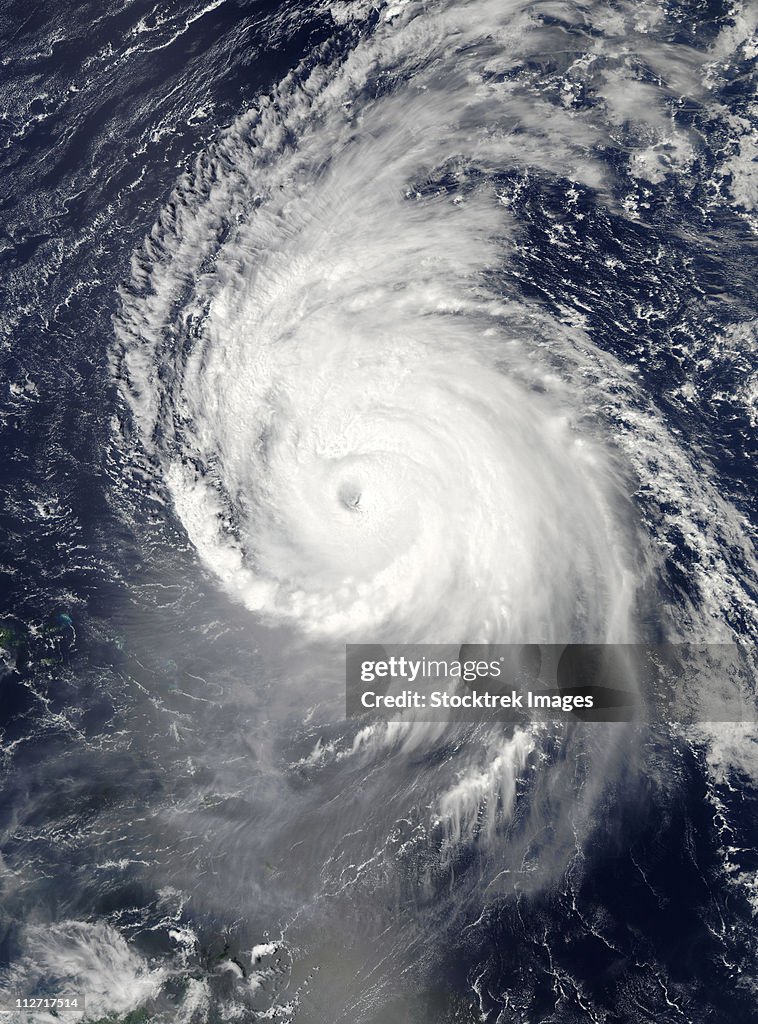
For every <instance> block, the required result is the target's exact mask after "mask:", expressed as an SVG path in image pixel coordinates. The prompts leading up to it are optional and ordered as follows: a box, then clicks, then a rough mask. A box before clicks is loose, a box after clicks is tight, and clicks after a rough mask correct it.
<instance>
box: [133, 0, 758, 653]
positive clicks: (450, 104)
mask: <svg viewBox="0 0 758 1024" xmlns="http://www.w3.org/2000/svg"><path fill="white" fill-rule="evenodd" d="M332 13H333V16H334V18H335V20H336V21H340V22H342V23H343V24H342V26H341V27H338V29H337V32H338V36H339V33H342V36H339V40H340V43H341V44H342V45H341V46H340V47H338V46H337V45H336V43H335V41H334V40H332V41H329V42H327V43H324V44H322V45H321V47H320V48H318V50H317V52H315V53H314V54H312V55H311V56H310V57H309V58H308V59H307V60H306V61H305V62H304V63H303V64H302V65H301V66H299V67H298V68H297V69H296V70H295V71H294V72H292V73H291V74H290V75H289V76H288V77H287V78H286V79H285V80H284V81H283V82H281V83H280V85H279V86H278V87H277V88H276V89H275V90H274V91H273V92H272V93H271V95H270V96H268V97H263V98H262V99H261V100H260V101H259V103H258V104H257V106H256V108H255V109H253V110H251V111H250V112H249V113H247V114H245V115H244V116H242V117H241V118H240V119H239V120H238V121H237V122H235V123H234V124H233V125H232V126H231V127H230V128H229V129H228V130H227V131H226V132H225V133H224V134H223V135H222V137H221V138H220V139H219V140H218V142H217V143H216V144H215V146H214V147H213V148H212V149H211V150H210V151H209V152H208V153H207V154H205V155H203V156H201V157H200V158H199V159H198V161H197V162H196V164H195V166H194V168H193V169H192V171H191V172H188V173H187V174H186V175H185V176H184V177H183V178H182V180H181V181H180V183H179V185H178V186H177V188H176V189H175V192H174V194H173V195H172V197H171V199H170V201H169V203H168V204H167V206H166V207H165V209H164V211H163V213H162V215H161V217H160V219H159V221H158V223H157V224H156V226H155V228H154V230H153V232H152V234H151V236H150V238H148V239H147V241H146V244H145V247H144V250H143V252H142V253H141V254H138V255H137V256H135V259H134V263H133V274H132V280H131V283H130V285H129V286H128V287H127V288H125V289H124V292H123V302H122V310H121V313H120V315H119V318H118V321H117V332H118V336H119V342H120V344H119V352H118V354H117V360H116V366H117V372H118V374H119V376H120V379H121V380H122V381H123V383H124V393H125V394H126V396H127V398H128V400H129V403H130V405H131V408H132V410H133V414H134V417H135V419H136V422H137V423H138V425H139V428H140V430H141V432H142V436H143V439H144V442H145V445H146V448H147V451H148V453H149V455H150V457H151V458H152V459H153V461H154V463H157V465H158V467H159V472H160V474H161V477H162V478H163V480H164V481H165V483H166V485H167V486H168V490H169V492H170V495H171V498H172V500H173V503H174V506H175V508H176V510H177V512H178V514H179V516H180V518H181V520H182V522H183V524H184V526H185V528H186V530H187V533H188V535H189V537H190V539H191V541H192V543H193V544H194V546H195V547H196V549H197V551H198V552H199V554H200V556H201V557H202V559H203V561H204V562H205V563H206V565H207V566H208V567H209V568H210V569H211V570H212V571H213V573H214V574H215V575H216V576H217V577H218V579H219V580H220V581H221V582H222V583H223V585H224V587H225V588H226V589H227V591H228V592H229V593H230V594H231V595H233V596H234V597H235V598H236V599H238V600H240V601H242V602H243V603H244V604H245V605H246V606H247V607H248V608H250V609H251V610H252V611H254V612H255V613H257V614H258V615H260V616H261V617H262V618H263V619H264V620H265V621H271V622H277V621H281V622H290V623H292V624H294V625H295V626H296V627H298V628H299V629H300V630H302V631H304V632H305V633H307V634H310V635H313V636H323V637H332V638H334V639H338V640H346V641H350V640H365V639H366V638H370V639H377V638H378V639H382V638H387V637H389V638H393V639H402V640H404V641H409V642H410V641H422V640H423V641H426V642H448V641H450V642H457V641H471V642H489V641H495V640H497V641H501V642H509V641H516V642H520V641H528V642H574V641H582V640H586V641H591V642H597V641H600V642H607V641H633V640H635V639H637V638H640V636H641V634H642V633H644V629H643V627H642V626H641V621H642V620H644V619H645V618H646V614H647V613H646V607H647V604H648V602H649V601H650V600H651V589H650V586H651V583H650V581H651V579H656V578H658V579H660V578H662V577H663V576H665V560H666V555H667V552H668V551H670V548H671V544H670V541H669V537H668V534H669V533H674V532H675V533H676V534H677V536H681V535H682V534H684V537H685V540H686V543H687V545H688V548H689V551H690V553H691V556H692V558H693V560H694V561H695V563H696V570H695V576H696V578H697V579H698V580H699V582H700V583H701V584H702V586H701V590H700V595H699V596H700V598H701V599H702V600H701V604H700V606H699V607H698V606H696V604H695V602H693V601H692V600H691V599H690V598H681V602H682V607H680V608H678V609H676V611H674V612H672V610H671V606H670V603H667V602H663V603H661V596H660V594H659V595H658V596H657V597H656V598H655V600H656V601H657V602H659V603H658V605H657V612H656V614H657V616H658V618H659V620H660V628H662V629H663V630H664V632H665V631H671V630H673V631H674V635H675V636H676V632H677V631H681V630H683V631H684V633H685V634H687V633H689V632H691V631H692V630H698V631H702V630H705V631H706V633H707V636H706V637H704V638H706V639H723V638H725V637H728V636H729V635H730V629H729V625H728V622H727V621H726V620H725V618H724V612H725V611H726V610H728V609H732V610H734V609H735V608H736V607H740V608H741V609H742V610H743V611H745V610H749V614H750V615H753V614H754V613H755V608H754V605H753V604H752V601H751V600H750V598H749V596H748V594H747V592H746V591H745V588H744V586H743V585H742V584H741V583H740V582H739V580H738V578H737V574H736V572H735V570H734V567H733V566H732V565H730V564H729V556H728V554H727V555H725V554H724V552H729V551H731V552H732V553H733V554H734V557H735V560H736V561H737V562H745V561H747V562H748V563H749V567H750V568H749V571H750V572H751V573H752V572H754V558H753V556H752V554H751V551H750V545H749V543H748V542H747V540H746V539H744V538H743V537H742V536H741V529H740V527H739V524H738V521H737V517H736V516H735V514H734V513H733V512H732V511H731V510H730V509H729V507H728V505H727V504H726V503H725V502H724V501H723V499H721V498H720V497H719V496H718V495H717V494H716V492H715V491H714V490H711V489H710V488H709V486H708V483H707V479H706V480H703V479H699V478H698V474H697V472H696V469H695V466H694V464H693V461H692V458H691V456H690V455H689V454H688V453H687V452H686V451H685V450H684V449H683V448H682V447H681V445H680V444H679V443H678V440H677V439H676V438H675V437H672V435H670V434H669V432H668V431H667V429H666V426H665V424H664V422H663V420H662V418H661V417H660V416H659V414H658V413H657V412H656V410H655V408H654V407H653V406H652V405H651V404H650V403H649V401H648V400H647V399H646V398H645V397H644V396H643V394H642V393H641V391H640V390H639V389H638V387H637V385H636V383H635V377H634V372H633V371H632V370H629V369H627V368H625V367H624V366H623V365H622V364H621V363H620V362H619V361H618V360H617V359H615V358H614V357H613V356H611V355H610V354H608V353H607V352H605V351H603V350H601V349H600V348H598V347H596V346H594V345H593V344H592V341H591V339H590V337H589V336H588V334H587V333H586V331H585V330H584V329H583V327H582V325H581V324H580V323H578V322H577V321H576V318H574V319H573V320H572V319H571V318H562V319H560V320H559V319H557V318H555V317H551V316H550V315H548V314H547V313H545V312H544V311H541V310H540V309H539V308H538V307H537V306H536V304H534V303H530V302H529V301H528V300H526V299H525V298H524V297H523V295H520V294H518V292H517V291H516V290H515V289H514V287H513V286H512V285H510V284H509V278H508V274H507V267H508V261H509V254H510V253H512V252H513V251H515V250H517V249H518V247H519V245H520V244H521V243H520V240H519V234H518V226H517V225H516V224H515V222H514V219H513V217H512V215H511V214H510V212H509V206H510V204H511V199H512V196H513V192H514V189H518V188H519V187H520V186H519V183H518V180H516V178H514V173H515V172H516V170H518V169H521V170H520V172H519V173H521V171H523V170H526V173H527V174H531V175H533V176H535V177H536V178H539V176H540V175H543V176H547V175H550V176H553V177H555V176H556V175H558V176H560V180H561V181H563V182H564V188H565V190H566V199H567V201H568V202H569V203H574V204H577V203H579V202H580V200H581V197H582V196H583V195H585V194H588V193H592V194H595V195H596V196H598V197H599V198H600V199H602V200H603V201H605V202H608V203H609V204H611V205H614V206H615V208H616V210H615V212H616V213H617V214H618V215H623V211H622V210H621V208H620V207H618V204H617V203H616V201H615V200H614V199H613V196H612V188H611V183H610V182H609V181H608V171H607V168H606V167H605V166H604V165H601V163H600V162H599V161H598V160H596V159H593V154H594V153H595V152H597V151H598V149H599V148H600V147H601V146H602V145H603V144H604V143H605V142H607V140H608V136H609V133H610V131H611V130H612V128H613V125H614V123H615V122H616V121H617V117H618V116H619V115H618V111H617V109H616V108H617V106H618V103H619V102H620V99H619V95H618V81H617V80H615V79H614V78H613V77H612V76H611V74H610V73H609V72H606V73H605V75H604V76H601V78H602V77H604V78H605V80H606V81H607V82H608V83H609V87H608V93H607V95H606V97H605V102H604V103H603V104H601V105H599V106H591V107H589V108H587V109H582V110H581V111H576V110H574V109H572V108H571V105H570V104H563V105H561V104H556V103H555V102H550V101H548V100H547V99H543V98H541V97H539V96H534V95H530V92H529V80H528V77H527V78H526V79H525V78H524V76H523V75H518V74H517V73H516V72H517V71H518V70H519V69H520V68H522V67H523V63H524V60H525V59H526V57H525V55H526V56H528V55H529V54H530V53H532V54H535V55H538V54H539V53H542V52H547V51H549V50H551V49H553V50H554V49H555V47H556V46H557V44H558V42H559V37H560V35H561V31H562V30H561V29H560V27H555V26H554V25H552V24H551V23H550V21H549V20H548V19H542V18H541V17H539V16H538V15H537V13H535V11H534V10H532V9H531V8H528V7H523V8H522V7H520V6H519V5H514V4H502V3H492V2H485V0H480V2H478V3H475V4H474V3H470V4H444V3H442V4H438V5H434V6H432V7H428V6H427V5H421V4H413V3H406V4H395V5H390V6H389V7H385V8H383V11H382V14H381V17H380V18H379V20H378V22H375V23H374V24H372V27H371V31H359V29H358V28H356V27H355V26H361V25H363V22H362V21H361V18H362V15H363V13H365V12H362V8H361V7H360V5H337V7H336V8H335V9H334V11H333V12H332ZM612 28H613V26H612V25H609V26H607V30H608V31H607V35H606V37H605V38H598V40H597V42H596V44H595V45H596V49H597V59H598V61H605V62H606V64H612V60H611V56H612V52H613V46H614V43H615V42H616V40H615V39H614V36H613V33H612V31H611V30H612ZM336 38H338V37H335V39H336ZM346 42H347V43H348V44H349V45H348V46H347V48H345V45H344V44H345V43H346ZM516 44H517V45H516ZM534 59H537V57H536V56H535V58H534ZM570 70H571V71H572V72H574V73H575V74H580V73H581V68H580V69H576V68H572V69H570ZM585 70H586V69H585ZM571 80H572V79H570V77H567V81H571ZM567 87H568V86H567ZM650 92H651V97H650V98H651V103H650V106H649V110H648V114H647V116H648V118H649V122H650V124H649V127H650V129H651V130H654V129H655V130H657V127H658V126H659V123H660V120H661V117H662V114H661V110H662V105H663V100H664V98H665V90H664V89H663V88H662V89H661V95H660V96H655V95H654V91H653V90H652V87H651V89H650ZM519 180H521V181H522V182H523V178H522V179H519ZM555 244H556V245H560V244H561V241H560V238H559V237H557V236H556V240H555ZM633 495H634V498H633ZM651 525H654V526H655V528H656V529H655V533H656V534H657V536H656V537H653V536H652V535H651V530H650V526H651ZM741 571H742V572H743V575H744V571H745V570H744V567H743V568H742V570H741ZM664 589H665V588H664Z"/></svg>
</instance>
